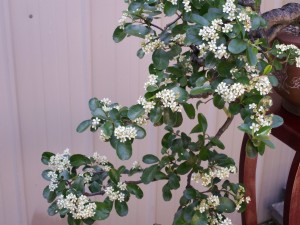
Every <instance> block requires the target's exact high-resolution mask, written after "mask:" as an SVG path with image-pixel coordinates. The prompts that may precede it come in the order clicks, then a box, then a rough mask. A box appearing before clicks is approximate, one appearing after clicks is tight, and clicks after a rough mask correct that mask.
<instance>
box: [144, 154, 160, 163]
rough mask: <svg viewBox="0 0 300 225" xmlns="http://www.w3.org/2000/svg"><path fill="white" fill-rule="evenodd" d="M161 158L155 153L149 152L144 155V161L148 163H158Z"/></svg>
mask: <svg viewBox="0 0 300 225" xmlns="http://www.w3.org/2000/svg"><path fill="white" fill-rule="evenodd" d="M158 161H159V159H158V158H157V157H156V156H155V155H151V154H147V155H144V156H143V162H144V163H146V164H153V163H157V162H158Z"/></svg>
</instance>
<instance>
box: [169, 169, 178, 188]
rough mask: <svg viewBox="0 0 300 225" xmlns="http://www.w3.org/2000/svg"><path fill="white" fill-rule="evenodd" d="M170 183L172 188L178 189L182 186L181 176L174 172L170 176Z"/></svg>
mask: <svg viewBox="0 0 300 225" xmlns="http://www.w3.org/2000/svg"><path fill="white" fill-rule="evenodd" d="M168 184H169V187H170V188H171V189H175V190H176V189H178V188H179V187H180V176H178V175H176V174H175V173H172V174H171V175H170V176H169V181H168Z"/></svg>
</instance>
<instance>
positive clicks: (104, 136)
mask: <svg viewBox="0 0 300 225" xmlns="http://www.w3.org/2000/svg"><path fill="white" fill-rule="evenodd" d="M99 138H100V140H102V141H104V142H105V141H107V140H109V138H110V137H109V136H107V135H106V134H104V132H103V130H100V135H99Z"/></svg>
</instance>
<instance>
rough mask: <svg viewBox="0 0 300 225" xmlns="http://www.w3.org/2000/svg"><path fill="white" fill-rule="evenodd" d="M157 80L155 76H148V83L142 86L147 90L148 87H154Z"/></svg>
mask: <svg viewBox="0 0 300 225" xmlns="http://www.w3.org/2000/svg"><path fill="white" fill-rule="evenodd" d="M157 78H158V76H156V75H149V76H148V81H147V82H146V83H145V85H144V88H145V90H147V87H149V86H153V85H156V83H157Z"/></svg>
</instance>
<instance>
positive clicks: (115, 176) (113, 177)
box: [108, 168, 120, 184]
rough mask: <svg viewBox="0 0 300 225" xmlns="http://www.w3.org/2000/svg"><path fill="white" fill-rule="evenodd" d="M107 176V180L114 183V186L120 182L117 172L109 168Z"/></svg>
mask: <svg viewBox="0 0 300 225" xmlns="http://www.w3.org/2000/svg"><path fill="white" fill-rule="evenodd" d="M108 176H109V178H110V179H111V180H112V182H114V183H115V184H118V182H119V181H120V174H119V173H118V171H117V170H116V169H114V168H111V169H110V170H109V172H108Z"/></svg>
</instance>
